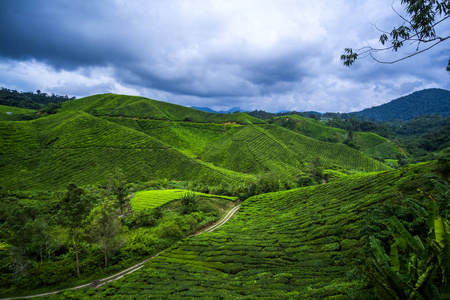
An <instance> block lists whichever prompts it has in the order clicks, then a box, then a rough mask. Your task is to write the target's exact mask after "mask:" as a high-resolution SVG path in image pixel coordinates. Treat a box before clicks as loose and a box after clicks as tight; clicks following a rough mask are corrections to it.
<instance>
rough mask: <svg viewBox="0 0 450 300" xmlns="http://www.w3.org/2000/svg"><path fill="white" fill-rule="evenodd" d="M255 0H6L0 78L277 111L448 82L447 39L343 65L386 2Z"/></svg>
mask: <svg viewBox="0 0 450 300" xmlns="http://www.w3.org/2000/svg"><path fill="white" fill-rule="evenodd" d="M261 1H262V2H261ZM261 1H251V0H249V1H245V2H243V1H227V2H220V1H218V2H196V1H184V0H179V1H173V2H167V1H140V0H134V1H122V0H117V1H104V0H96V1H87V0H80V1H72V0H59V1H53V0H34V1H25V0H3V1H0V35H1V36H2V38H1V39H0V84H3V85H8V86H16V87H17V88H18V89H20V86H23V89H38V88H39V89H41V90H43V89H44V88H47V90H49V92H55V93H61V94H72V93H73V94H74V95H77V96H85V95H89V94H94V93H98V92H119V93H132V94H141V95H144V96H148V97H150V98H157V97H156V96H155V95H157V96H158V97H163V98H164V99H160V100H166V101H167V100H170V101H172V102H177V103H180V104H183V105H188V106H189V105H193V104H195V105H197V106H205V105H209V106H215V107H221V108H225V107H224V106H241V107H244V108H245V109H255V108H258V109H266V110H272V111H278V110H281V109H297V110H320V111H326V110H339V111H344V110H355V109H358V108H364V107H369V106H372V105H373V104H374V103H375V104H379V102H380V101H389V100H391V99H394V98H395V97H397V96H401V95H403V94H407V93H409V92H412V91H413V90H417V89H420V88H428V87H442V88H449V84H448V77H447V75H446V74H445V71H444V68H445V66H446V63H447V62H448V58H449V57H450V51H449V50H447V49H445V47H441V48H436V49H433V51H430V52H429V53H424V54H423V55H422V56H420V57H417V58H414V59H411V60H408V61H407V62H406V61H405V62H402V63H399V64H395V65H380V64H377V63H375V62H374V61H372V60H370V59H365V60H361V61H358V62H357V64H356V65H355V66H354V67H352V68H345V67H343V66H342V63H341V62H340V61H339V56H340V54H341V52H342V49H343V48H345V47H352V46H353V47H358V45H363V44H364V40H365V39H368V40H370V41H371V42H372V41H373V42H374V43H376V39H377V36H378V35H379V32H377V31H376V30H374V27H373V25H371V24H370V23H369V22H378V24H380V25H383V26H385V27H389V26H391V24H394V23H395V22H394V21H393V20H395V21H398V20H396V19H397V17H396V15H395V14H394V13H393V12H392V11H391V8H390V4H391V0H383V1H381V2H380V1H377V0H371V1H364V2H361V1H357V0H351V1H344V0H335V1H331V0H330V1H323V2H314V3H312V2H311V1H304V2H298V3H297V2H296V1H288V0H280V2H276V3H275V2H273V1H264V0H261ZM379 20H382V21H379ZM444 29H445V28H444ZM386 55H387V56H386V57H389V53H387V54H386ZM11 72H14V74H11ZM36 74H42V75H41V76H36ZM42 85H46V86H42ZM33 87H34V88H33ZM64 91H66V92H64ZM380 99H384V100H380ZM202 103H203V104H204V105H202Z"/></svg>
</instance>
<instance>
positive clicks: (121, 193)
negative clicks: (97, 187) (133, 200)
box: [106, 167, 128, 214]
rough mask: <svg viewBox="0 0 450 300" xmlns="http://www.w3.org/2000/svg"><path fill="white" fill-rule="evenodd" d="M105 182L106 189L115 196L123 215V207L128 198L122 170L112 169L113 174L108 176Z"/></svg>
mask: <svg viewBox="0 0 450 300" xmlns="http://www.w3.org/2000/svg"><path fill="white" fill-rule="evenodd" d="M106 181H107V189H108V190H109V191H110V193H111V194H114V195H116V198H117V203H118V205H119V208H120V212H121V213H122V214H123V211H124V206H125V203H126V200H127V196H128V187H127V181H126V179H125V175H124V174H123V172H122V169H121V168H119V167H116V168H115V169H114V173H111V174H109V175H108V177H107V179H106Z"/></svg>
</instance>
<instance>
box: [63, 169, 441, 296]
mask: <svg viewBox="0 0 450 300" xmlns="http://www.w3.org/2000/svg"><path fill="white" fill-rule="evenodd" d="M433 168H434V166H433V165H432V164H425V165H424V164H422V165H415V166H411V167H409V168H408V169H401V170H395V171H389V172H383V173H379V174H372V175H362V176H358V177H352V178H349V179H348V180H344V181H340V182H335V183H330V184H327V185H320V186H314V187H307V188H301V189H296V190H291V191H286V192H278V193H268V194H264V195H260V196H255V197H252V198H249V199H248V200H247V201H245V202H244V203H243V204H242V206H241V209H240V210H239V212H238V213H237V216H236V217H235V218H234V219H232V220H231V221H229V222H228V223H227V224H225V225H224V226H222V227H221V228H220V229H218V230H216V231H214V232H212V233H207V234H202V235H200V236H194V237H189V238H186V239H184V240H182V241H181V242H178V243H177V244H176V245H173V246H172V247H171V248H170V249H167V250H166V251H164V252H163V253H161V254H160V255H159V256H158V257H156V258H154V259H153V260H152V261H150V262H148V263H147V264H146V265H145V266H144V268H143V269H141V270H140V271H138V272H136V273H133V274H131V275H129V276H126V277H125V278H123V279H121V280H120V281H117V282H114V283H112V284H109V285H105V286H102V287H101V288H99V289H97V290H92V289H90V288H89V289H88V290H85V291H84V292H83V291H81V292H66V293H65V296H55V297H54V298H58V299H60V298H63V299H69V298H70V297H74V298H80V297H82V296H87V295H89V297H97V298H99V299H101V298H107V297H109V296H112V295H114V297H118V298H127V297H131V296H133V297H135V298H137V299H141V298H142V299H144V298H147V299H148V298H152V299H175V298H177V299H178V298H182V297H188V298H192V297H200V298H207V299H209V298H211V299H213V298H221V299H255V298H258V299H274V298H276V299H322V298H327V299H369V298H372V297H373V296H371V295H370V293H369V291H368V290H365V289H364V285H363V283H362V282H361V281H360V280H359V279H358V277H357V276H355V273H354V272H355V270H356V269H355V267H354V264H355V263H356V260H357V257H358V255H360V253H359V251H358V249H360V248H361V247H362V245H363V244H364V242H365V241H366V239H365V238H362V237H363V234H364V232H367V230H369V231H370V230H371V231H372V234H374V233H378V231H379V230H380V229H378V228H377V227H373V226H374V223H372V222H373V218H380V215H376V214H377V213H378V214H379V213H380V211H378V212H377V211H376V210H375V208H377V207H381V205H385V204H386V205H392V204H399V205H401V203H402V201H403V200H405V199H406V198H408V197H419V198H420V196H419V194H418V192H417V190H416V189H415V188H409V189H407V188H406V185H405V181H408V185H407V186H411V187H417V186H423V185H424V184H426V183H425V181H424V179H425V177H426V176H424V175H426V174H429V173H428V172H430V171H431V170H432V169H433ZM427 176H429V175H427ZM401 193H403V194H404V195H403V196H402V195H401ZM399 209H400V208H397V209H396V210H395V209H393V208H391V209H388V210H389V211H397V212H398V213H399V214H401V213H400V211H399ZM403 217H407V214H405V215H404V216H403ZM405 221H406V222H407V220H405ZM379 222H381V221H379ZM423 222H424V220H423ZM377 226H383V225H382V224H381V223H378V225H377ZM366 238H367V237H366ZM352 270H353V271H352ZM352 272H353V273H352ZM352 274H353V275H352ZM83 293H86V294H83ZM66 297H67V298H66Z"/></svg>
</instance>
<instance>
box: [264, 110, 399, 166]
mask: <svg viewBox="0 0 450 300" xmlns="http://www.w3.org/2000/svg"><path fill="white" fill-rule="evenodd" d="M272 122H273V123H272ZM272 122H270V123H272V124H275V125H278V126H281V127H284V128H287V129H289V130H291V131H293V132H297V133H300V134H303V135H306V136H309V137H311V138H313V139H316V140H320V141H327V142H333V143H343V142H345V141H346V140H350V141H351V142H352V143H353V144H354V145H355V146H356V147H357V148H358V149H359V150H361V151H362V152H364V153H366V154H368V155H370V156H372V157H379V158H383V159H386V158H396V157H397V156H406V155H407V153H406V152H405V150H403V149H402V148H401V147H399V146H398V145H396V144H395V143H393V142H392V141H390V140H389V139H386V138H384V137H381V136H379V135H377V134H374V133H371V132H352V133H351V136H349V132H348V131H346V130H343V129H339V128H334V127H328V126H325V125H322V124H320V122H319V121H317V120H315V119H311V118H305V117H302V116H299V115H288V116H281V117H277V118H275V119H273V121H272Z"/></svg>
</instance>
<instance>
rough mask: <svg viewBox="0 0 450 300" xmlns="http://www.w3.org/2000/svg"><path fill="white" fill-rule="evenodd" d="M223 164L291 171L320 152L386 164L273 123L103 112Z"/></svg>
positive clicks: (341, 159) (335, 159)
mask: <svg viewBox="0 0 450 300" xmlns="http://www.w3.org/2000/svg"><path fill="white" fill-rule="evenodd" d="M106 119H107V120H109V121H111V122H115V123H117V124H120V125H123V126H128V127H130V128H133V129H136V130H140V131H142V132H144V133H146V134H148V135H149V136H153V137H155V138H157V139H158V140H160V141H162V142H164V143H166V144H168V145H171V146H172V147H174V148H177V149H179V150H180V151H182V152H183V153H185V154H186V155H190V156H192V157H196V158H198V159H201V160H203V161H205V162H209V163H212V164H214V165H215V166H219V167H221V168H225V169H229V170H233V171H236V172H242V173H253V174H261V173H266V172H271V171H274V172H276V173H278V174H282V175H286V176H291V177H292V176H293V175H294V174H296V172H297V171H298V169H299V167H300V166H302V164H304V163H309V162H311V161H312V160H313V159H315V158H316V157H320V158H321V160H322V162H323V163H324V164H325V166H326V167H334V166H338V167H341V168H344V169H349V170H359V171H369V172H370V171H381V170H387V169H389V168H388V167H387V166H385V165H383V164H382V163H380V162H378V161H375V160H373V159H371V158H370V157H368V156H366V155H364V154H362V153H361V152H359V151H357V150H354V149H352V148H350V147H348V146H345V145H342V144H341V145H339V144H333V143H327V142H322V141H317V140H314V139H312V138H308V137H306V136H303V135H300V134H296V133H293V132H291V131H289V130H286V129H283V128H280V127H278V126H275V125H264V124H261V125H245V126H243V125H234V124H227V125H219V124H201V123H191V122H166V121H156V120H133V119H130V118H114V117H107V118H106Z"/></svg>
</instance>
